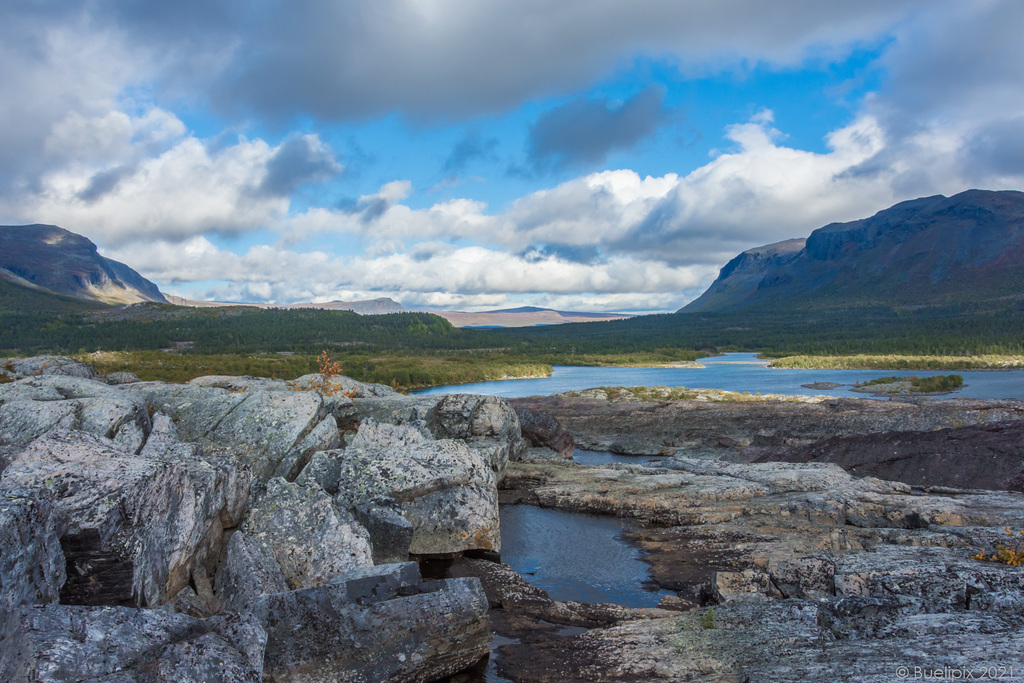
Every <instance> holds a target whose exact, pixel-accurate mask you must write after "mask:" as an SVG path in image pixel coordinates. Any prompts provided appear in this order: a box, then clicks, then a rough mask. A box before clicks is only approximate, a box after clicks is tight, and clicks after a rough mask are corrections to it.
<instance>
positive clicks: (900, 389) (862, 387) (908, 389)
mask: <svg viewBox="0 0 1024 683" xmlns="http://www.w3.org/2000/svg"><path fill="white" fill-rule="evenodd" d="M963 385H964V378H963V377H962V376H961V375H935V376H933V377H918V376H916V375H911V376H910V377H878V378H876V379H872V380H869V381H867V382H858V383H857V384H856V385H855V386H854V387H853V388H852V389H850V391H857V392H860V393H864V394H887V395H897V396H902V395H906V394H948V393H951V392H953V391H956V390H957V389H959V388H960V387H962V386H963Z"/></svg>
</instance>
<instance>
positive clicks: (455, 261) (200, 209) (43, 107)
mask: <svg viewBox="0 0 1024 683" xmlns="http://www.w3.org/2000/svg"><path fill="white" fill-rule="evenodd" d="M1022 30H1024V3H1020V2H1017V1H1016V0H956V1H947V0H932V1H928V2H923V1H920V0H913V1H911V0H886V1H884V2H882V1H876V0H862V1H861V2H858V3H823V2H820V0H774V1H767V0H733V1H732V2H720V1H715V2H712V1H711V0H689V1H682V0H672V1H668V0H632V1H631V2H628V3H627V2H614V1H612V0H561V1H560V2H559V3H550V2H540V1H538V0H516V1H512V0H478V1H475V2H471V3H469V2H465V1H463V0H347V1H346V2H326V1H313V0H299V1H295V2H290V3H281V2H271V1H268V2H260V3H252V2H245V1H243V0H208V1H202V2H200V1H198V0H190V1H182V2H175V3H145V2H128V1H127V0H126V1H122V2H116V1H113V0H108V1H103V0H93V1H87V2H83V3H79V4H78V5H77V7H76V8H75V9H69V8H68V6H67V3H63V2H56V1H54V2H48V1H46V0H43V1H39V0H34V1H30V0H14V1H13V2H11V3H6V4H5V7H4V8H3V9H0V95H2V97H0V222H2V223H4V224H19V223H28V222H41V223H54V224H57V225H60V226H62V227H65V228H67V229H69V230H72V231H74V232H78V233H81V234H84V235H86V236H87V237H89V238H90V239H92V240H93V241H94V242H96V243H97V244H98V245H99V246H100V249H101V251H102V252H103V253H104V254H105V255H107V256H110V257H111V258H115V259H117V260H120V261H123V262H125V263H127V264H128V265H130V266H132V267H134V268H135V269H137V270H139V271H140V272H141V273H142V274H143V275H145V276H147V277H149V278H151V279H153V280H154V281H156V282H157V283H158V284H159V285H160V286H161V288H162V289H163V290H164V291H165V292H171V293H174V294H178V295H184V296H188V297H191V298H196V299H217V300H231V301H261V302H271V303H294V302H301V301H330V300H335V299H346V300H352V299H364V298H375V297H379V296H389V297H392V298H394V299H396V300H397V301H400V302H401V303H403V304H405V305H406V306H407V307H409V308H424V309H457V310H481V309H488V308H503V307H509V306H517V305H526V304H530V305H540V306H548V307H553V308H560V309H564V310H597V311H626V312H644V311H671V310H676V309H678V308H679V307H680V306H682V305H684V304H685V303H687V302H688V301H689V300H691V299H693V298H695V297H696V296H698V295H699V294H700V293H701V292H702V291H703V289H704V288H705V287H706V286H707V285H708V284H709V283H710V282H711V280H713V279H714V277H715V275H716V274H717V271H718V269H719V268H720V267H721V266H722V265H723V264H724V263H725V262H726V261H727V260H728V259H729V258H731V257H732V256H734V255H735V254H736V253H738V252H739V251H742V250H744V249H748V248H751V247H755V246H759V245H762V244H767V243H771V242H775V241H779V240H782V239H787V238H791V237H802V236H806V235H807V234H808V233H809V232H810V231H811V230H813V229H814V228H817V227H820V226H821V225H824V224H827V223H830V222H832V221H841V220H852V219H856V218H861V217H864V216H868V215H871V214H872V213H874V212H876V211H878V210H881V209H883V208H886V207H888V206H890V205H892V204H893V203H895V202H897V201H901V200H904V199H910V198H914V197H918V196H924V195H930V194H939V193H942V194H953V193H956V192H959V191H961V190H964V189H967V188H970V187H981V188H986V189H1021V188H1022V185H1024V182H1022V181H1024V142H1022V141H1024V88H1022V87H1021V84H1022V83H1024V46H1022V41H1020V40H1019V36H1020V35H1021V32H1022Z"/></svg>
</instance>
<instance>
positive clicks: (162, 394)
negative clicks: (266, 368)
mask: <svg viewBox="0 0 1024 683" xmlns="http://www.w3.org/2000/svg"><path fill="white" fill-rule="evenodd" d="M130 386H133V387H136V389H135V390H136V391H139V392H141V393H142V394H143V395H144V396H145V397H146V400H147V401H148V403H149V405H150V406H151V407H152V408H153V409H154V410H159V411H160V412H163V413H165V414H167V415H168V416H170V417H171V419H173V420H174V422H175V424H176V426H177V429H178V432H179V434H180V435H181V438H182V439H183V440H185V441H195V442H199V443H201V444H203V446H204V447H205V448H206V449H207V451H208V452H227V453H231V454H232V455H233V456H234V457H235V458H237V459H238V460H240V461H241V462H242V463H244V464H246V465H248V466H249V468H250V469H251V470H252V472H253V476H254V477H255V478H256V479H257V480H259V481H264V482H265V481H268V480H269V479H270V478H272V477H274V476H280V475H281V474H287V475H289V476H290V477H291V478H294V477H295V475H296V474H298V472H299V471H301V469H302V467H303V466H304V465H305V462H306V461H308V459H309V456H310V455H311V454H312V452H314V451H315V450H316V449H317V448H326V447H330V446H331V445H335V444H336V443H337V440H336V438H335V437H334V432H336V430H337V425H336V424H335V425H334V427H333V431H332V428H331V423H330V422H328V423H327V424H326V425H322V424H321V423H323V421H324V420H325V419H327V420H333V419H334V418H333V417H331V416H330V414H329V409H328V406H327V405H326V404H325V403H324V400H323V398H322V397H321V396H320V395H319V394H317V393H316V392H296V391H266V390H263V389H259V390H254V391H247V392H239V393H231V392H230V391H228V390H227V389H222V388H219V387H215V386H209V387H207V386H180V385H162V384H144V385H130ZM318 427H319V428H320V429H319V430H318ZM311 434H312V435H313V436H312V439H311V440H310V439H307V437H310V435H311ZM279 470H280V471H279Z"/></svg>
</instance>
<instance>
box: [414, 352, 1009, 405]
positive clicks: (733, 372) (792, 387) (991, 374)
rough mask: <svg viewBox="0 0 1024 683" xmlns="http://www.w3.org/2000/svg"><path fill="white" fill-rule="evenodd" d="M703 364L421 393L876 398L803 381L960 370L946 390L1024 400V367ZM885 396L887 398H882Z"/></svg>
mask: <svg viewBox="0 0 1024 683" xmlns="http://www.w3.org/2000/svg"><path fill="white" fill-rule="evenodd" d="M700 363H701V364H702V365H704V366H705V367H704V368H592V367H586V368H584V367H569V366H563V365H558V366H555V368H554V372H553V373H552V375H551V376H550V377H543V378H540V379H515V380H504V381H501V382H478V383H475V384H457V385H450V386H444V387H434V388H432V389H426V390H424V391H422V392H420V393H423V394H453V393H466V394H484V395H489V396H505V397H507V398H513V397H518V396H548V395H551V394H557V393H560V392H563V391H579V390H580V389H589V388H592V387H602V386H610V387H614V386H622V387H637V386H647V387H653V386H669V387H679V386H682V387H690V388H702V389H724V390H727V391H739V392H743V391H746V392H750V393H752V394H753V393H762V394H784V395H787V396H794V395H805V396H845V397H855V398H872V396H871V395H870V394H861V393H854V392H851V391H850V390H849V387H848V386H844V387H838V388H836V389H830V390H828V391H818V390H815V389H807V388H804V387H802V386H801V385H802V384H811V383H813V382H838V383H840V384H847V385H853V384H855V383H856V382H864V381H867V380H870V379H874V378H876V377H882V376H899V377H908V376H910V375H917V376H918V377H930V376H932V375H948V374H957V375H960V376H962V377H963V378H964V385H965V386H964V387H962V388H961V389H960V390H959V391H956V392H954V393H952V394H949V395H948V396H951V397H962V398H1016V399H1022V400H1024V370H788V369H782V368H769V367H767V365H768V364H767V361H762V360H760V359H758V358H756V357H755V355H754V354H752V353H730V354H726V355H725V356H717V357H713V358H705V359H701V360H700ZM883 400H884V399H883Z"/></svg>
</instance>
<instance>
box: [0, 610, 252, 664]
mask: <svg viewBox="0 0 1024 683" xmlns="http://www.w3.org/2000/svg"><path fill="white" fill-rule="evenodd" d="M6 622H7V623H6V625H5V626H6V628H5V630H4V632H3V633H2V634H0V678H2V679H3V680H5V681H68V682H69V683H70V682H74V681H86V680H88V681H100V680H102V681H110V682H111V683H113V682H115V681H116V682H117V683H129V682H130V681H180V682H181V683H186V682H190V681H224V682H225V683H227V682H231V683H239V682H245V681H249V682H251V683H259V681H261V680H262V679H263V654H264V648H265V646H266V641H267V636H266V632H265V631H264V629H263V627H262V626H261V624H260V623H259V621H257V620H256V619H254V618H253V617H252V616H251V615H226V616H217V617H212V618H210V619H195V618H193V617H190V616H186V615H184V614H174V613H172V612H167V611H164V610H149V609H134V608H130V607H81V606H71V605H47V606H45V607H42V606H37V607H27V608H22V609H21V611H20V612H16V613H14V614H8V615H7V619H6Z"/></svg>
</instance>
